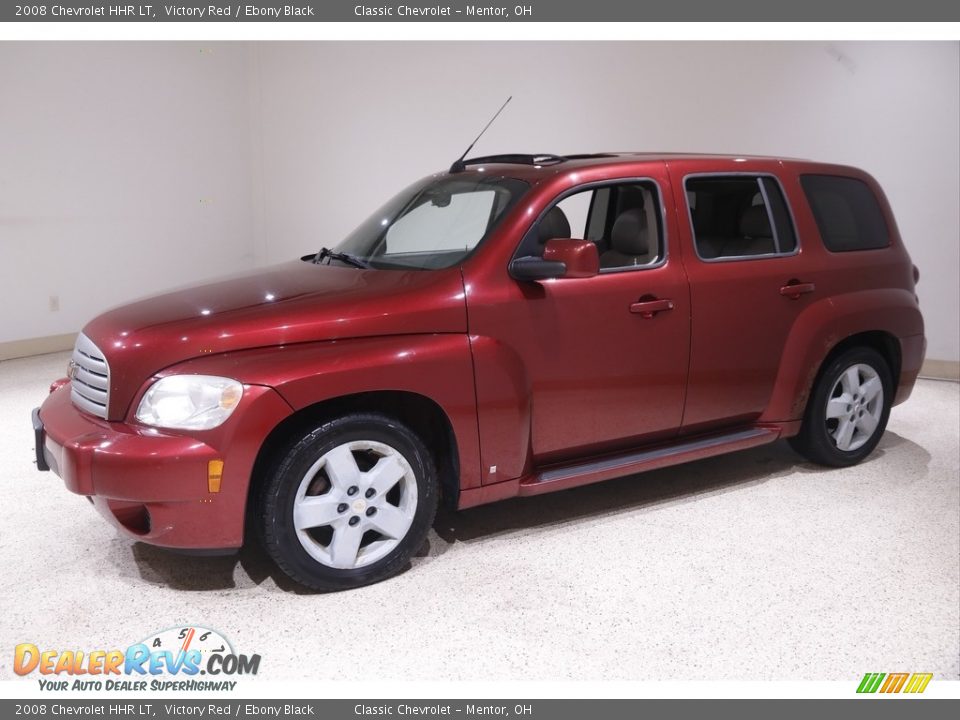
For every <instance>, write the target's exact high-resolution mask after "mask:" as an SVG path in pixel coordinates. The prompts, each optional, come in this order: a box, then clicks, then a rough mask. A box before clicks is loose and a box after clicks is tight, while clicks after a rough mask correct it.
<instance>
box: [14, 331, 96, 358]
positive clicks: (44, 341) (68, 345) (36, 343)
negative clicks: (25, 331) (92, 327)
mask: <svg viewBox="0 0 960 720" xmlns="http://www.w3.org/2000/svg"><path fill="white" fill-rule="evenodd" d="M76 339H77V333H66V334H64V335H47V336H46V337H38V338H27V339H26V340H12V341H10V342H3V343H0V360H13V359H14V358H22V357H32V356H33V355H46V354H47V353H54V352H61V351H63V350H72V349H73V343H74V341H75V340H76Z"/></svg>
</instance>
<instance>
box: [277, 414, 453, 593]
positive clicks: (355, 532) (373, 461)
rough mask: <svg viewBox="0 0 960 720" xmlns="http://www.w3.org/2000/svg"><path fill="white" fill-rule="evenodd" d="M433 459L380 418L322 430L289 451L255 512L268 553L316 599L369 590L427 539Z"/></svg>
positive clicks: (357, 417) (433, 503)
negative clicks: (326, 593) (318, 594)
mask: <svg viewBox="0 0 960 720" xmlns="http://www.w3.org/2000/svg"><path fill="white" fill-rule="evenodd" d="M437 495H438V491H437V480H436V472H435V470H434V465H433V461H432V458H431V457H430V453H429V452H428V451H427V449H426V447H425V446H424V445H423V442H422V441H421V440H420V439H419V438H418V437H417V436H416V434H414V433H413V432H412V431H411V430H410V429H409V428H407V427H406V426H404V425H403V424H402V423H399V422H398V421H396V420H394V419H392V418H389V417H386V416H383V415H379V414H371V413H363V414H354V415H348V416H345V417H342V418H338V419H336V420H332V421H329V422H326V423H323V424H322V425H320V426H319V427H316V428H314V429H313V430H311V431H310V432H308V433H306V434H305V435H304V436H303V437H302V438H300V439H299V441H297V442H296V443H295V444H293V445H292V446H290V447H289V448H288V449H287V451H286V452H285V453H284V454H283V455H282V457H281V458H280V461H279V463H278V464H277V465H276V467H275V470H274V471H273V473H272V474H271V475H270V477H269V478H268V480H267V482H266V483H265V484H264V486H263V488H262V491H261V494H260V501H259V503H258V506H259V507H258V509H259V520H260V531H261V537H262V539H263V543H264V546H265V547H266V549H267V552H268V553H269V554H270V556H271V557H272V558H273V559H274V561H275V562H276V563H277V565H278V566H279V567H280V568H281V569H282V570H283V571H284V572H285V573H287V575H289V576H290V577H291V578H293V579H294V580H296V581H297V582H299V583H301V584H303V585H306V586H307V587H311V588H314V589H318V590H342V589H347V588H351V587H358V586H361V585H367V584H370V583H373V582H377V581H378V580H382V579H384V578H386V577H389V576H390V575H394V574H396V573H397V572H399V571H400V570H401V569H403V567H405V566H406V564H407V563H408V562H409V560H410V558H411V556H412V555H413V553H415V552H416V551H417V550H418V549H419V548H420V547H421V546H422V545H423V542H424V540H425V539H426V536H427V532H428V531H429V529H430V526H431V525H432V523H433V518H434V515H435V513H436V507H437Z"/></svg>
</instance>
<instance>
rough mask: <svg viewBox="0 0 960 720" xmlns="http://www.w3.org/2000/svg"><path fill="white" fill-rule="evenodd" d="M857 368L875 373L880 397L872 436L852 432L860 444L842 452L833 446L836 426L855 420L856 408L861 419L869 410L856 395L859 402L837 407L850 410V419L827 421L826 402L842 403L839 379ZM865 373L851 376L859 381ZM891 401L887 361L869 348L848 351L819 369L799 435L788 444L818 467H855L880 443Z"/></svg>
mask: <svg viewBox="0 0 960 720" xmlns="http://www.w3.org/2000/svg"><path fill="white" fill-rule="evenodd" d="M858 366H860V367H861V368H862V367H863V366H866V367H867V368H871V369H872V370H873V372H875V373H876V375H877V377H878V378H879V380H880V383H881V385H882V389H883V396H882V399H880V402H879V403H877V405H878V406H879V407H876V408H875V410H877V411H878V413H879V418H878V420H877V422H876V426H875V427H874V429H873V430H872V434H871V435H869V437H866V438H865V439H864V438H863V434H865V432H864V431H862V430H855V431H854V432H855V433H856V432H859V433H861V435H860V440H861V441H862V444H858V446H857V447H852V445H851V449H849V450H844V449H841V448H839V447H838V446H837V444H838V440H837V439H836V438H835V435H836V434H837V431H838V429H839V423H840V422H842V421H843V420H844V418H845V417H853V418H854V420H856V416H857V413H858V407H859V408H860V409H859V413H860V417H862V416H863V414H864V413H866V412H869V408H868V406H867V404H866V403H864V401H863V399H862V397H861V396H859V395H858V396H856V397H861V400H859V401H856V400H855V401H853V402H851V403H850V404H847V405H846V407H845V408H841V409H842V410H852V413H851V415H850V416H846V415H845V416H843V417H841V418H833V419H828V418H827V403H828V402H830V401H831V400H834V401H837V402H838V403H839V404H841V405H843V404H844V403H843V402H842V401H841V397H842V396H841V395H838V394H837V393H838V391H840V392H843V391H844V388H843V387H841V386H839V385H838V384H840V383H842V377H843V375H844V373H846V372H847V370H848V369H851V368H856V367H858ZM865 372H866V371H865V370H863V371H861V372H858V371H856V370H854V373H856V374H858V375H859V377H861V378H863V377H864V374H863V373H865ZM858 402H861V403H863V405H858V404H857V403H858ZM892 402H893V380H892V376H891V372H890V366H889V365H888V364H887V361H886V360H885V359H884V358H883V356H882V355H881V354H880V353H878V352H877V351H876V350H874V349H872V348H869V347H854V348H850V349H849V350H846V351H844V352H842V353H840V354H839V355H837V356H836V357H835V358H833V359H832V360H831V361H830V362H829V363H828V364H827V365H826V366H825V367H824V368H823V371H822V372H821V373H820V375H819V377H818V378H817V381H816V385H815V386H814V388H813V392H812V394H811V395H810V399H809V400H808V401H807V409H806V412H805V413H804V418H803V424H802V426H801V428H800V433H799V434H798V435H796V436H795V437H792V438H790V439H789V442H790V445H791V446H792V447H793V449H794V450H796V451H797V452H798V453H800V454H801V455H803V456H804V457H805V458H807V459H808V460H811V461H813V462H815V463H818V464H820V465H826V466H828V467H849V466H850V465H856V464H857V463H859V462H860V461H861V460H863V459H864V458H865V457H867V456H868V455H869V454H870V453H871V452H873V450H874V448H875V447H876V446H877V443H878V442H880V438H881V437H882V436H883V432H884V430H885V429H886V427H887V419H888V418H889V417H890V407H891V404H892ZM841 442H842V441H841ZM859 442H860V441H858V443H859ZM853 444H857V443H853Z"/></svg>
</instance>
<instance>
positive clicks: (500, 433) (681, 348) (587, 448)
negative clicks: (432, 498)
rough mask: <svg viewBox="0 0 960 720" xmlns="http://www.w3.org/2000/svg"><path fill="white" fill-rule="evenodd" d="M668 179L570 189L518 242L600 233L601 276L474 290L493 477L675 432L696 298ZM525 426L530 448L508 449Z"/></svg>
mask: <svg viewBox="0 0 960 720" xmlns="http://www.w3.org/2000/svg"><path fill="white" fill-rule="evenodd" d="M666 182H667V181H666V178H665V177H660V178H656V177H650V178H642V179H635V180H630V181H621V182H618V183H614V184H605V185H592V186H589V187H586V188H582V189H579V190H574V191H572V192H568V193H566V194H564V195H563V196H562V197H561V198H560V199H559V201H557V202H555V204H554V206H553V207H552V208H551V209H549V210H548V211H547V212H545V213H544V214H542V215H541V216H540V220H539V221H538V225H537V226H535V228H536V229H535V231H531V233H528V235H527V236H526V237H525V239H524V247H521V248H520V250H519V251H518V253H519V254H522V255H525V254H537V253H542V248H543V244H544V243H545V242H546V241H547V240H549V239H551V238H552V237H574V238H578V239H588V240H591V241H594V242H596V243H597V248H598V252H599V254H600V260H601V271H600V274H599V275H597V276H595V277H591V278H583V279H558V280H550V281H544V282H539V283H531V282H526V283H525V282H517V281H510V283H511V285H510V286H508V287H507V288H506V290H505V291H503V289H500V291H499V292H497V293H496V294H491V295H490V296H489V297H481V296H478V295H477V294H476V293H475V294H474V295H472V296H471V295H469V294H468V313H469V319H470V320H469V322H470V334H471V336H472V338H473V342H474V343H475V348H476V350H475V353H474V357H475V363H476V378H477V394H478V399H479V400H480V402H479V415H480V417H479V420H480V431H481V456H482V458H483V462H484V469H485V470H486V469H487V468H489V469H490V472H489V474H487V473H485V478H484V480H485V482H496V481H499V480H503V479H509V478H510V477H511V476H512V477H517V476H519V475H520V474H521V472H523V471H526V472H529V471H530V469H531V466H542V465H544V464H549V463H553V462H562V461H565V460H570V459H572V458H576V457H584V456H590V455H596V454H602V453H605V452H611V451H616V450H618V449H622V448H628V447H633V446H636V445H639V444H642V443H645V442H650V441H655V440H658V439H663V438H669V437H672V436H674V435H675V434H676V433H677V432H678V430H679V427H680V424H681V418H682V413H683V404H684V393H685V383H686V376H687V362H688V358H689V327H690V307H689V298H688V287H687V280H686V275H685V273H684V269H683V266H682V264H681V263H680V261H679V258H672V257H670V255H669V253H668V252H667V248H666V242H665V238H666V236H667V234H668V233H665V232H664V227H665V218H664V211H663V202H662V195H661V188H662V187H663V186H664V184H665V183H666ZM666 192H669V188H667V189H666ZM671 217H672V215H671ZM671 222H672V221H671ZM467 283H468V286H469V284H470V280H469V278H467ZM508 378H510V379H508ZM520 384H522V385H521V386H520V387H517V385H520ZM505 387H507V388H509V390H508V391H506V392H504V388H505ZM511 398H512V399H511ZM517 398H520V400H517ZM522 398H529V400H528V406H527V407H525V408H520V409H519V410H518V412H520V413H521V415H522V416H523V417H524V418H525V419H524V420H522V421H521V425H526V426H527V427H529V433H528V434H526V435H524V428H520V429H519V430H517V429H514V425H513V420H512V415H511V414H510V412H508V410H509V411H511V412H512V409H511V408H509V407H508V406H509V405H510V403H514V402H519V403H520V404H523V400H522ZM518 435H521V436H522V437H523V439H525V440H527V447H526V449H524V448H516V449H517V450H519V451H520V452H519V453H515V452H510V451H506V452H505V451H504V448H505V447H507V446H510V445H511V443H513V442H514V440H513V438H514V437H516V436H518ZM524 455H525V457H524ZM494 468H496V470H495V471H494V470H493V469H494Z"/></svg>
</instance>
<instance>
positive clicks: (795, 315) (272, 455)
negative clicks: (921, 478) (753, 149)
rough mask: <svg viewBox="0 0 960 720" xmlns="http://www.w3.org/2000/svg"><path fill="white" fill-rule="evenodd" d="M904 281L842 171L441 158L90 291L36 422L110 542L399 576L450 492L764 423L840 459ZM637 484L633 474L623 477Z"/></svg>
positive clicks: (905, 295) (858, 441)
mask: <svg viewBox="0 0 960 720" xmlns="http://www.w3.org/2000/svg"><path fill="white" fill-rule="evenodd" d="M917 278H918V273H917V270H916V268H915V267H914V266H913V265H912V263H911V261H910V257H909V256H908V254H907V250H906V248H905V247H904V245H903V242H902V241H901V239H900V235H899V233H898V231H897V226H896V223H895V222H894V218H893V215H892V213H891V211H890V207H889V205H888V203H887V200H886V199H885V197H884V195H883V192H882V191H881V189H880V187H879V186H878V185H877V183H876V181H875V180H874V179H873V178H872V177H870V176H869V175H867V174H866V173H864V172H862V171H860V170H857V169H854V168H850V167H843V166H838V165H827V164H822V163H815V162H809V161H801V160H781V159H775V158H758V157H721V156H702V155H681V154H675V155H672V154H637V153H609V154H594V155H576V156H567V157H558V156H553V155H501V156H492V157H483V158H475V159H472V160H467V161H458V163H455V164H454V166H453V167H452V168H451V169H450V171H448V172H445V173H440V174H436V175H432V176H430V177H428V178H426V179H423V180H421V181H419V182H417V183H414V184H413V185H411V186H410V187H409V188H407V189H406V190H404V191H402V192H401V193H400V194H398V195H397V196H396V197H395V198H394V199H392V200H391V201H390V202H388V203H387V204H386V205H384V206H383V207H382V208H381V209H380V210H378V211H377V212H375V213H374V214H373V215H372V216H371V217H370V218H369V219H368V220H367V221H365V222H364V223H363V224H361V225H360V226H359V227H358V228H357V229H356V230H355V231H354V232H353V233H352V234H350V235H349V236H348V237H347V238H346V239H345V240H343V242H341V243H340V244H339V245H336V246H335V248H334V249H328V248H323V249H321V250H319V252H316V253H311V254H309V255H306V256H304V257H302V258H300V259H298V260H294V261H291V262H288V263H286V264H282V265H278V266H276V267H272V268H268V269H264V270H258V271H255V272H252V273H250V274H248V275H245V276H242V277H232V278H228V279H224V280H222V281H220V282H215V283H211V284H205V285H201V286H198V287H194V288H191V289H188V290H181V291H178V292H175V293H170V294H166V295H160V296H157V297H152V298H149V299H147V300H141V301H139V302H135V303H133V304H130V305H125V306H123V307H120V308H117V309H114V310H111V311H109V312H107V313H105V314H103V315H101V316H99V317H97V318H95V319H94V320H93V321H92V322H90V323H89V324H88V325H87V326H86V327H85V328H84V330H83V333H82V334H81V335H80V336H79V337H78V339H77V342H76V347H75V349H74V352H73V358H72V360H71V361H70V365H69V370H68V376H67V377H66V378H64V379H61V380H58V381H56V382H55V383H53V385H52V386H51V393H50V395H49V397H48V398H47V399H46V401H45V402H44V404H43V407H41V408H39V409H38V410H36V411H34V418H33V423H34V428H35V432H36V438H37V446H36V447H37V452H36V455H37V465H38V467H39V468H40V469H41V470H47V469H52V470H53V471H54V472H56V473H57V474H58V475H59V476H60V477H61V478H63V481H64V483H65V484H66V486H67V488H68V489H69V490H71V491H72V492H75V493H79V494H81V495H86V496H87V497H89V498H90V499H91V501H92V502H93V504H94V505H95V506H96V508H97V509H98V510H99V511H100V512H101V513H102V514H103V515H104V517H106V518H107V519H108V520H110V521H111V522H112V523H113V524H114V525H116V526H117V527H118V528H119V529H120V530H121V531H122V532H124V533H125V534H127V535H129V536H130V537H132V538H134V539H137V540H141V541H143V542H148V543H153V544H156V545H161V546H165V547H170V548H180V549H192V550H201V549H202V550H207V551H230V550H233V549H236V548H238V547H240V545H241V544H242V542H243V538H244V526H245V522H251V523H253V524H255V526H256V530H257V532H258V533H259V536H260V538H261V540H262V542H263V544H264V545H265V547H266V549H267V551H268V552H269V553H270V555H271V556H272V557H273V558H274V560H275V561H276V562H277V564H278V565H279V566H280V567H281V568H282V569H283V570H284V571H285V572H286V573H288V574H289V575H290V576H291V577H292V578H294V579H296V580H297V581H299V582H300V583H302V584H304V585H307V586H310V587H313V588H321V589H337V588H347V587H352V586H357V585H362V584H366V583H370V582H374V581H376V580H379V579H382V578H384V577H387V576H389V575H391V574H394V573H396V572H398V571H399V570H401V569H402V568H403V567H404V566H405V565H406V564H407V563H408V561H409V559H410V557H411V555H412V554H413V553H414V552H415V551H417V550H418V549H419V547H420V546H421V545H422V543H423V541H424V538H425V536H426V534H427V531H428V529H429V528H430V526H431V523H432V522H433V518H434V513H435V511H436V509H437V505H438V502H440V501H441V500H442V501H443V502H445V503H447V504H448V505H449V506H451V507H453V508H467V507H471V506H474V505H480V504H482V503H489V502H493V501H496V500H501V499H504V498H510V497H514V496H517V495H537V494H540V493H546V492H552V491H555V490H565V489H567V488H572V487H575V486H577V485H583V484H586V483H593V482H597V481H600V480H604V479H607V478H611V477H615V476H621V475H626V474H632V473H637V472H640V471H643V470H649V469H652V468H659V467H663V466H666V465H673V464H676V463H682V462H686V461H688V460H694V459H698V458H703V457H707V456H710V455H717V454H719V453H727V452H731V451H734V450H740V449H743V448H748V447H753V446H756V445H762V444H764V443H770V442H773V441H775V440H777V439H778V438H788V439H789V440H790V442H791V443H792V445H793V447H794V448H796V449H797V450H798V451H799V452H800V453H801V454H802V455H804V456H806V457H807V458H809V459H810V460H812V461H814V462H817V463H821V464H825V465H831V466H845V465H852V464H854V463H857V462H859V461H860V460H862V459H863V458H864V457H866V456H867V455H868V454H869V453H870V452H871V451H872V450H873V449H874V447H875V446H876V445H877V442H878V441H879V439H880V437H881V435H882V434H883V431H884V428H885V426H886V423H887V417H888V415H889V413H890V408H891V407H892V406H893V405H896V404H898V403H900V402H903V401H904V400H906V399H907V397H908V396H909V395H910V391H911V389H912V387H913V384H914V381H915V379H916V377H917V373H918V371H919V369H920V365H921V362H922V360H923V355H924V348H925V341H924V336H923V320H922V318H921V315H920V310H919V307H918V302H917V297H916V295H915V294H914V283H915V282H916V280H917ZM637 482H642V479H641V478H638V479H637Z"/></svg>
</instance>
